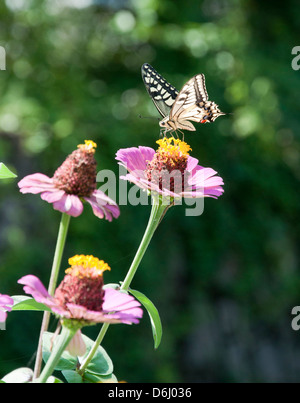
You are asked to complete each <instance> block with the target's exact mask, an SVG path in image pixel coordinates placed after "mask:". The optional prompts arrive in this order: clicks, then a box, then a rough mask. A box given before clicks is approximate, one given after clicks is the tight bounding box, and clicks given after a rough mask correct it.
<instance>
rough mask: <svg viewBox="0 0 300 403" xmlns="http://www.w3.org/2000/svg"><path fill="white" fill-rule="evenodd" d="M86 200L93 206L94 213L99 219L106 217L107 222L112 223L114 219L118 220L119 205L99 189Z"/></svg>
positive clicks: (85, 198)
mask: <svg viewBox="0 0 300 403" xmlns="http://www.w3.org/2000/svg"><path fill="white" fill-rule="evenodd" d="M84 200H86V201H87V202H88V203H89V204H90V205H91V206H92V209H93V212H94V214H95V216H96V217H98V218H103V217H105V218H106V220H108V221H112V219H113V218H118V217H119V215H120V209H119V207H118V205H117V204H116V203H115V202H114V201H113V200H112V199H111V198H109V197H108V196H107V195H106V194H105V193H104V192H102V191H101V190H99V189H98V190H95V191H94V192H93V194H92V195H91V196H90V197H84Z"/></svg>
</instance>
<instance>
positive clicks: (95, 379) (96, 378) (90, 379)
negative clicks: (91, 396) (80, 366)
mask: <svg viewBox="0 0 300 403" xmlns="http://www.w3.org/2000/svg"><path fill="white" fill-rule="evenodd" d="M83 382H84V383H118V380H117V377H116V376H115V375H114V374H110V375H108V376H100V375H95V374H91V373H90V372H88V371H86V372H85V373H84V377H83Z"/></svg>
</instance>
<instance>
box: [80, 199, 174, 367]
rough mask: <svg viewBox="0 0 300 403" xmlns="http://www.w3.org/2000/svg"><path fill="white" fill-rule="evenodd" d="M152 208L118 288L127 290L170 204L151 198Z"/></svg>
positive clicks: (100, 337) (103, 330)
mask: <svg viewBox="0 0 300 403" xmlns="http://www.w3.org/2000/svg"><path fill="white" fill-rule="evenodd" d="M152 202H153V204H152V209H151V214H150V218H149V221H148V225H147V228H146V231H145V233H144V236H143V239H142V241H141V244H140V246H139V248H138V250H137V252H136V255H135V257H134V259H133V261H132V263H131V266H130V268H129V270H128V273H127V275H126V277H125V279H124V281H123V283H122V285H121V288H120V290H125V291H127V290H128V288H129V286H130V284H131V282H132V279H133V277H134V275H135V273H136V271H137V269H138V267H139V264H140V262H141V260H142V258H143V256H144V254H145V252H146V250H147V248H148V246H149V243H150V241H151V239H152V237H153V234H154V232H155V230H156V228H157V227H158V225H159V223H160V221H161V219H162V218H163V216H164V214H165V212H166V210H167V209H168V208H169V207H170V206H166V205H163V204H162V203H161V202H160V201H159V200H158V199H157V198H153V199H152ZM108 328H109V323H104V324H103V325H102V327H101V330H100V332H99V334H98V337H97V339H96V340H95V343H94V345H93V347H92V348H91V350H90V352H89V354H88V355H87V357H86V359H85V360H84V362H83V363H82V364H81V366H80V368H79V371H78V372H79V373H80V374H83V373H84V371H85V370H86V368H87V366H88V364H89V363H90V361H91V359H92V357H93V356H94V354H95V353H96V351H97V348H98V347H99V345H100V344H101V343H102V340H103V338H104V336H105V334H106V332H107V329H108Z"/></svg>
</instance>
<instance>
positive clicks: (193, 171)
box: [116, 137, 224, 199]
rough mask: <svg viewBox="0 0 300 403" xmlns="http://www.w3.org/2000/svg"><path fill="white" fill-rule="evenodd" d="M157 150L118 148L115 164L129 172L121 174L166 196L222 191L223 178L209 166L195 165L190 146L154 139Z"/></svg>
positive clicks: (216, 193)
mask: <svg viewBox="0 0 300 403" xmlns="http://www.w3.org/2000/svg"><path fill="white" fill-rule="evenodd" d="M157 143H158V144H159V148H158V150H157V151H155V150H154V149H152V148H150V147H142V146H140V147H138V148H136V147H131V148H125V149H121V150H119V151H118V152H117V154H116V159H117V160H118V161H119V164H120V165H122V166H124V167H125V168H126V169H127V170H128V171H129V173H128V174H127V175H125V176H121V178H122V179H125V180H128V181H129V182H132V183H134V184H136V185H137V186H139V187H140V188H142V189H145V190H149V191H151V192H155V193H157V194H159V195H161V196H167V197H170V198H174V199H176V198H183V197H187V198H198V197H213V198H215V199H216V198H218V197H219V196H221V195H222V193H223V192H224V189H223V187H222V185H224V182H223V179H222V178H221V177H220V176H216V174H217V172H216V171H215V170H214V169H212V168H204V167H202V166H200V165H198V160H197V159H196V158H193V157H191V156H190V155H189V154H188V152H189V151H190V150H191V148H190V146H189V145H188V144H187V143H185V142H184V141H181V140H179V139H174V138H173V137H170V138H167V137H164V138H163V139H161V140H158V141H157Z"/></svg>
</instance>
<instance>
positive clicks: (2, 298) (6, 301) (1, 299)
mask: <svg viewBox="0 0 300 403" xmlns="http://www.w3.org/2000/svg"><path fill="white" fill-rule="evenodd" d="M13 304H14V300H13V299H12V298H11V297H10V296H8V295H5V294H0V323H3V322H5V321H6V317H7V313H6V311H8V312H10V311H11V306H12V305H13ZM10 305H11V306H10Z"/></svg>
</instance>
